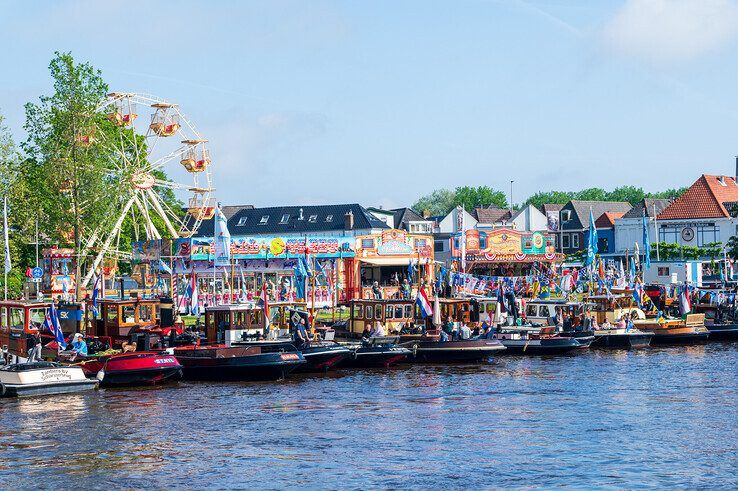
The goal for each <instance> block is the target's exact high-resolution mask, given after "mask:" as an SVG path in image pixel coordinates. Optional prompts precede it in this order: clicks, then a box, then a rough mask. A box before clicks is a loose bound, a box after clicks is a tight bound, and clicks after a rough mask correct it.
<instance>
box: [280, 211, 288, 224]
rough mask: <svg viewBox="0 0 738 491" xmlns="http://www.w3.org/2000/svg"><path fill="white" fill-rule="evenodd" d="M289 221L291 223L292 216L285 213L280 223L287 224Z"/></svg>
mask: <svg viewBox="0 0 738 491" xmlns="http://www.w3.org/2000/svg"><path fill="white" fill-rule="evenodd" d="M289 221H290V216H289V214H287V213H285V214H284V215H282V219H281V220H280V221H279V223H287V222H289Z"/></svg>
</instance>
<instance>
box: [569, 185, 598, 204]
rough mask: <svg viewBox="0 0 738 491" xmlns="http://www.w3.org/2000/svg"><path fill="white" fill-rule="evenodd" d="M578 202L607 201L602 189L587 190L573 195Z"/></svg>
mask: <svg viewBox="0 0 738 491" xmlns="http://www.w3.org/2000/svg"><path fill="white" fill-rule="evenodd" d="M572 199H576V200H580V201H607V192H606V191H605V190H604V189H602V188H587V189H582V190H581V191H577V192H576V193H574V198H572Z"/></svg>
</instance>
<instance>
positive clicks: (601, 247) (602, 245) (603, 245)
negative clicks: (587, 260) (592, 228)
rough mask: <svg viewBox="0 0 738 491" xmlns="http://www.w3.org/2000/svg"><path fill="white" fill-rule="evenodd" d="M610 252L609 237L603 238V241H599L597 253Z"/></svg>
mask: <svg viewBox="0 0 738 491" xmlns="http://www.w3.org/2000/svg"><path fill="white" fill-rule="evenodd" d="M608 251H609V244H608V241H607V237H603V238H601V239H597V252H599V253H600V254H603V253H607V252H608Z"/></svg>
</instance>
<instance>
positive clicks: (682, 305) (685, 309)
mask: <svg viewBox="0 0 738 491" xmlns="http://www.w3.org/2000/svg"><path fill="white" fill-rule="evenodd" d="M679 310H681V313H682V315H687V314H689V313H690V312H692V300H691V299H690V298H689V287H688V286H687V285H684V288H683V289H682V294H681V295H679Z"/></svg>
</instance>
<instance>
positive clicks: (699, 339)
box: [651, 331, 710, 346]
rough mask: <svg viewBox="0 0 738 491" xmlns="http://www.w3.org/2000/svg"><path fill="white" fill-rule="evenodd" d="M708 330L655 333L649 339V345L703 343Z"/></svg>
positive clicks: (707, 335)
mask: <svg viewBox="0 0 738 491" xmlns="http://www.w3.org/2000/svg"><path fill="white" fill-rule="evenodd" d="M709 336H710V332H709V331H706V332H701V331H700V332H689V333H673V334H672V333H663V334H661V333H656V334H655V335H654V337H653V339H651V346H675V345H691V344H705V343H706V342H707V339H708V337H709Z"/></svg>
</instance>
